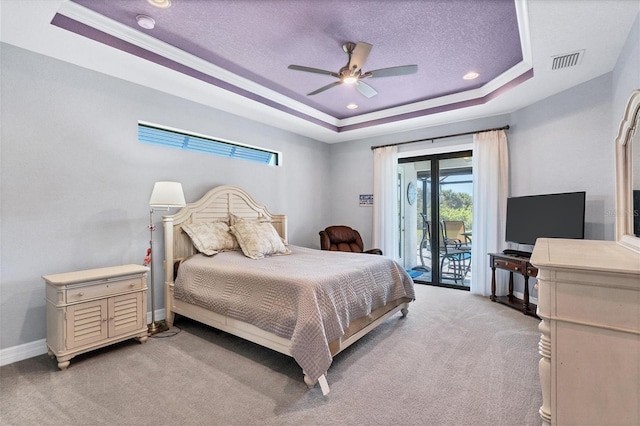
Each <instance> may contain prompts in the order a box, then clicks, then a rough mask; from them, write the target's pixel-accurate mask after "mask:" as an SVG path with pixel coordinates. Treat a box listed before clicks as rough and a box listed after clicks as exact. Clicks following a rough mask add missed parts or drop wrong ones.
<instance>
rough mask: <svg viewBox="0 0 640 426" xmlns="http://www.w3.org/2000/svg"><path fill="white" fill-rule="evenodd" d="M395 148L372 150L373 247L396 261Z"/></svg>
mask: <svg viewBox="0 0 640 426" xmlns="http://www.w3.org/2000/svg"><path fill="white" fill-rule="evenodd" d="M397 174H398V147H396V146H386V147H382V148H376V149H374V150H373V246H374V247H377V248H379V249H380V250H382V252H383V253H384V255H385V256H388V257H390V258H392V259H397V258H398V253H397V251H398V250H397V247H398V242H397V239H398V232H397V231H398V211H397V210H398V208H397V205H398V197H397V194H396V191H397V189H396V185H397V181H398V175H397Z"/></svg>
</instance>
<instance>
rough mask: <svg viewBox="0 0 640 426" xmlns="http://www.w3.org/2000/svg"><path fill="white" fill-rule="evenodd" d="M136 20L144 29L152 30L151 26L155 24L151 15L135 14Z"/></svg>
mask: <svg viewBox="0 0 640 426" xmlns="http://www.w3.org/2000/svg"><path fill="white" fill-rule="evenodd" d="M136 20H137V21H138V25H140V26H141V27H142V28H144V29H145V30H152V29H153V27H155V26H156V21H154V20H153V18H152V17H151V16H147V15H138V16H136Z"/></svg>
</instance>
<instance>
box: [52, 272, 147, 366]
mask: <svg viewBox="0 0 640 426" xmlns="http://www.w3.org/2000/svg"><path fill="white" fill-rule="evenodd" d="M148 271H149V268H147V267H145V266H140V265H122V266H113V267H109V268H100V269H90V270H86V271H77V272H68V273H63V274H55V275H45V276H43V277H42V278H43V279H44V281H45V283H46V296H47V349H48V352H49V355H51V356H55V357H57V359H58V367H59V368H60V369H61V370H64V369H65V368H67V367H68V366H69V363H70V360H71V358H73V357H74V356H76V355H78V354H81V353H84V352H87V351H90V350H93V349H97V348H100V347H103V346H106V345H110V344H112V343H116V342H120V341H122V340H126V339H130V338H132V337H135V338H137V339H138V340H139V341H140V342H145V341H146V340H147V337H148V332H147V272H148Z"/></svg>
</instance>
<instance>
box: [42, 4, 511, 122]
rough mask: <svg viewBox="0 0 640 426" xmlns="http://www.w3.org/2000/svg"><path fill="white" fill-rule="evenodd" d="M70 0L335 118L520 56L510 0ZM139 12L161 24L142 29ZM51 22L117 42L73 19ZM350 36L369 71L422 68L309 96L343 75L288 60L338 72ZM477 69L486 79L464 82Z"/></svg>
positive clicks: (419, 95)
mask: <svg viewBox="0 0 640 426" xmlns="http://www.w3.org/2000/svg"><path fill="white" fill-rule="evenodd" d="M73 2H74V3H76V4H79V5H81V6H84V7H86V8H88V9H90V10H92V11H94V12H97V13H99V14H100V15H103V16H105V17H108V18H110V19H112V20H114V21H116V22H118V23H121V24H123V25H125V26H128V27H130V28H133V29H135V30H136V31H140V32H143V33H145V34H146V35H149V36H151V37H153V38H155V39H157V40H161V41H162V42H165V43H167V44H168V45H170V46H173V47H176V48H178V49H180V50H181V51H184V52H187V53H189V54H191V55H194V56H196V57H198V58H201V59H203V60H205V61H207V62H209V63H211V64H215V65H217V66H219V67H222V68H223V69H225V70H227V71H230V72H232V73H234V74H236V75H238V76H241V77H244V78H246V79H249V80H251V81H253V82H255V83H258V84H260V85H262V86H264V87H266V88H269V89H272V90H274V91H276V92H278V93H280V94H282V95H284V96H286V97H288V98H291V99H293V100H296V101H299V102H302V103H304V104H306V105H308V106H310V107H312V108H314V109H316V110H318V111H321V112H324V113H326V114H329V115H331V116H333V117H335V118H338V119H343V118H347V117H351V116H355V115H361V114H365V113H370V112H373V111H380V110H385V109H388V108H391V107H397V106H401V105H406V104H413V103H416V102H420V101H426V100H430V99H434V98H439V97H442V96H445V95H450V94H453V93H458V92H463V91H468V90H471V89H476V88H479V87H481V86H483V85H485V84H486V83H488V82H490V81H492V80H494V79H495V78H496V77H498V76H499V75H500V74H502V73H504V72H505V71H507V70H509V69H510V68H512V67H514V66H515V65H516V64H518V63H520V62H521V61H522V59H523V55H522V49H521V41H520V35H519V28H518V17H517V14H516V7H515V2H514V1H513V0H483V1H477V0H456V1H450V0H440V1H437V0H430V1H416V0H394V1H389V0H382V1H379V0H373V1H372V0H350V1H344V0H323V1H317V0H289V1H285V0H259V1H256V0H236V1H230V0H206V1H205V0H172V5H171V7H169V8H166V9H160V8H157V7H154V6H152V5H151V4H149V3H148V2H147V1H146V0H128V1H113V0H74V1H73ZM139 14H144V15H148V16H150V17H152V18H153V19H154V20H155V22H156V25H155V28H153V29H150V30H145V29H142V28H140V27H139V26H138V25H137V22H136V16H137V15H139ZM53 23H54V24H56V25H59V26H62V27H65V28H67V29H70V30H72V31H74V32H78V33H81V34H84V35H86V36H88V37H91V38H94V39H98V40H100V41H103V42H105V43H108V44H112V45H113V44H114V43H113V40H112V39H108V38H105V37H103V36H101V35H100V34H99V33H96V32H95V31H87V28H86V27H83V26H79V25H77V24H76V23H74V22H71V21H70V20H67V19H62V18H61V17H58V19H54V21H53ZM349 41H351V42H359V41H364V42H367V43H370V44H372V45H373V49H372V51H371V53H370V55H369V57H368V60H367V61H366V63H365V66H364V67H363V70H364V71H369V70H374V69H379V68H387V67H393V66H399V65H407V64H415V65H417V66H418V72H417V73H416V74H413V75H405V76H394V77H384V78H370V79H368V80H366V82H367V83H368V84H369V85H371V86H373V87H374V88H375V89H376V90H377V91H378V94H377V95H376V96H374V97H372V98H369V99H367V98H365V97H364V96H363V95H361V94H360V93H358V92H357V91H356V90H355V88H354V87H353V86H348V85H340V86H336V87H335V88H332V89H330V90H327V91H325V92H322V93H319V94H317V95H314V96H307V93H309V92H311V91H313V90H315V89H318V88H320V87H322V86H324V85H326V84H329V83H331V82H333V81H336V79H335V78H334V77H331V76H327V75H320V74H311V73H304V72H300V71H295V70H290V69H287V66H288V65H290V64H297V65H304V66H309V67H313V68H320V69H324V70H328V71H333V72H337V71H338V70H339V69H340V68H341V67H343V66H344V65H346V63H347V61H348V56H347V55H346V54H345V52H344V51H343V50H342V45H343V44H344V43H345V42H349ZM470 71H475V72H478V73H480V77H479V78H477V79H476V80H471V81H467V80H463V79H462V76H463V75H465V74H466V73H468V72H470ZM349 103H356V104H357V105H358V108H357V109H355V110H349V109H347V108H346V105H347V104H349Z"/></svg>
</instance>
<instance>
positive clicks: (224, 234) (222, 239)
mask: <svg viewBox="0 0 640 426" xmlns="http://www.w3.org/2000/svg"><path fill="white" fill-rule="evenodd" d="M182 230H183V231H184V232H186V233H187V235H188V236H189V237H190V238H191V242H192V243H193V245H194V246H195V248H196V249H197V250H198V251H199V252H200V253H203V254H206V255H207V256H213V255H214V254H216V253H219V252H221V251H231V250H238V249H239V248H240V246H239V245H238V241H236V239H235V237H234V236H233V234H232V233H231V232H229V225H228V224H227V223H226V222H202V223H191V224H184V225H182Z"/></svg>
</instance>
